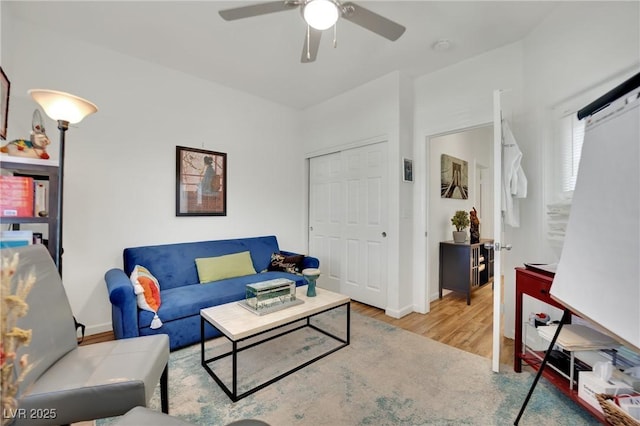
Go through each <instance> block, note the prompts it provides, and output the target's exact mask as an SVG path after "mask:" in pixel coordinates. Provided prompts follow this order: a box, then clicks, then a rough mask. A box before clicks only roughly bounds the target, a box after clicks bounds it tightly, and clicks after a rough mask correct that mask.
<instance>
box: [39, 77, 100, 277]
mask: <svg viewBox="0 0 640 426" xmlns="http://www.w3.org/2000/svg"><path fill="white" fill-rule="evenodd" d="M27 93H29V94H30V95H31V97H32V98H33V99H34V100H35V101H36V102H37V103H38V104H39V105H40V106H41V107H42V108H44V112H45V113H46V114H47V115H48V116H49V117H50V118H52V119H54V120H55V121H57V122H58V130H60V158H59V159H58V200H57V206H58V220H57V225H56V230H55V234H56V237H57V244H56V248H55V259H54V261H55V262H56V264H57V266H58V272H59V273H60V277H62V254H63V253H64V249H63V248H62V219H63V217H64V215H63V214H62V207H63V200H64V196H63V195H64V194H63V192H64V138H65V134H66V132H67V129H68V128H69V123H79V122H81V121H82V119H83V118H84V117H86V116H87V115H90V114H93V113H95V112H97V111H98V107H97V106H95V104H93V103H91V102H89V101H87V100H86V99H82V98H79V97H77V96H75V95H72V94H70V93H66V92H59V91H57V90H48V89H31V90H29V91H27Z"/></svg>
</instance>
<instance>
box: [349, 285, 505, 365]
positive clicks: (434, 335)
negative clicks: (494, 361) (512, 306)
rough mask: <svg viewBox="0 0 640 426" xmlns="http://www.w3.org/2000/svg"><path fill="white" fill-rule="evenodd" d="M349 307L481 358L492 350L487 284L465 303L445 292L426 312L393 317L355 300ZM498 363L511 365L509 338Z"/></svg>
mask: <svg viewBox="0 0 640 426" xmlns="http://www.w3.org/2000/svg"><path fill="white" fill-rule="evenodd" d="M351 309H352V310H353V312H358V313H359V314H362V315H367V316H370V317H372V318H375V319H378V320H380V321H384V322H386V323H389V324H392V325H395V326H396V327H400V328H402V329H404V330H407V331H411V332H412V333H417V334H420V335H421V336H425V337H429V338H431V339H433V340H437V341H438V342H442V343H444V344H447V345H449V346H453V347H455V348H458V349H462V350H463V351H467V352H471V353H473V354H476V355H480V356H482V357H485V358H489V359H491V357H492V354H493V344H492V340H493V289H492V288H491V285H490V284H488V285H485V286H484V287H482V288H480V289H478V290H476V291H475V292H474V293H473V294H472V296H471V305H468V306H467V301H466V296H464V295H462V294H456V293H449V294H448V295H446V296H444V297H443V298H442V299H439V300H436V301H434V302H432V303H431V310H430V312H429V313H428V314H419V313H416V312H412V313H410V314H409V315H405V316H404V317H402V318H399V319H396V318H392V317H390V316H387V315H385V314H384V310H382V309H378V308H375V307H373V306H369V305H365V304H363V303H359V302H353V303H352V304H351ZM500 363H501V364H506V365H513V340H512V339H507V338H504V337H503V338H502V342H501V346H500Z"/></svg>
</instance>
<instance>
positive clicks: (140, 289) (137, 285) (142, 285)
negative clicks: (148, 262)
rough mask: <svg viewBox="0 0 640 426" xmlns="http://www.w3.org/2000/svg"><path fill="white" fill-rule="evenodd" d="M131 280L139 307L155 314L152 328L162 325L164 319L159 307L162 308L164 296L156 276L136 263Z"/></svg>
mask: <svg viewBox="0 0 640 426" xmlns="http://www.w3.org/2000/svg"><path fill="white" fill-rule="evenodd" d="M130 280H131V284H132V285H133V291H134V293H135V294H136V299H137V302H138V307H139V308H140V309H144V310H146V311H150V312H153V313H154V314H155V315H154V317H153V321H152V322H151V328H154V329H155V328H160V327H162V321H160V318H159V317H158V309H160V305H161V303H162V298H161V296H160V284H159V283H158V280H157V279H156V277H154V276H153V275H152V274H151V272H149V270H148V269H147V268H145V267H144V266H140V265H136V266H135V267H134V268H133V271H132V272H131V277H130Z"/></svg>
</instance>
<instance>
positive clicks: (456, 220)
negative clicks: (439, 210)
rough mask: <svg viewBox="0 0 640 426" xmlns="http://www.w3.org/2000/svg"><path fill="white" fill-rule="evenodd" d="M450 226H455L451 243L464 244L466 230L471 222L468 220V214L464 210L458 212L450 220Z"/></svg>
mask: <svg viewBox="0 0 640 426" xmlns="http://www.w3.org/2000/svg"><path fill="white" fill-rule="evenodd" d="M451 224H452V225H453V226H455V228H456V230H455V231H453V242H454V243H464V242H465V241H466V240H467V232H466V231H465V228H467V227H468V226H469V225H470V224H471V221H470V220H469V213H467V212H466V210H458V211H456V213H455V214H454V215H453V217H452V218H451Z"/></svg>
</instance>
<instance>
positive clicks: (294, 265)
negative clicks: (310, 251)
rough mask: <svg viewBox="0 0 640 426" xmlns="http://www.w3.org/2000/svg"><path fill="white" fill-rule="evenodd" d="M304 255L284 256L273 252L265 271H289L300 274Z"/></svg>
mask: <svg viewBox="0 0 640 426" xmlns="http://www.w3.org/2000/svg"><path fill="white" fill-rule="evenodd" d="M303 261H304V255H302V254H296V255H293V256H285V255H284V254H281V253H273V254H272V255H271V262H270V263H269V266H268V267H267V271H281V272H289V273H290V274H300V272H301V271H302V262H303Z"/></svg>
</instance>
